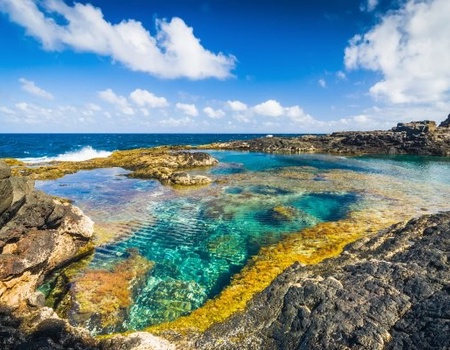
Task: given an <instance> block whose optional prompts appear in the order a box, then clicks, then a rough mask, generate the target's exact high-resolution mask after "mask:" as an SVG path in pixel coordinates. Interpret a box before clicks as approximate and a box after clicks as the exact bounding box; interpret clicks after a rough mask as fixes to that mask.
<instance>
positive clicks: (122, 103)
mask: <svg viewBox="0 0 450 350" xmlns="http://www.w3.org/2000/svg"><path fill="white" fill-rule="evenodd" d="M98 96H99V97H100V98H101V99H102V100H103V101H106V102H108V103H110V104H112V105H114V106H115V107H116V108H117V110H118V111H120V112H121V113H123V114H127V115H133V114H134V109H133V108H132V107H131V106H130V105H129V103H128V100H127V99H126V98H125V97H124V96H120V95H117V94H116V93H115V92H114V91H113V90H111V89H106V90H103V91H99V92H98Z"/></svg>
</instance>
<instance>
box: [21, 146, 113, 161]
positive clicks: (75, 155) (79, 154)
mask: <svg viewBox="0 0 450 350" xmlns="http://www.w3.org/2000/svg"><path fill="white" fill-rule="evenodd" d="M111 154H112V152H110V151H102V150H96V149H94V148H92V147H91V146H86V147H83V148H81V149H80V150H77V151H71V152H66V153H63V154H59V155H57V156H54V157H38V158H23V159H21V160H22V161H23V162H25V163H43V162H52V161H60V162H62V161H70V162H81V161H83V160H88V159H93V158H106V157H109V156H110V155H111Z"/></svg>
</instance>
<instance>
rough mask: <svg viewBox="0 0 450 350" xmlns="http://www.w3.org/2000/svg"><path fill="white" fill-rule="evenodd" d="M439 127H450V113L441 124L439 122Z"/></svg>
mask: <svg viewBox="0 0 450 350" xmlns="http://www.w3.org/2000/svg"><path fill="white" fill-rule="evenodd" d="M439 127H440V128H450V114H449V115H448V117H447V119H445V120H444V121H443V122H442V123H441V124H439Z"/></svg>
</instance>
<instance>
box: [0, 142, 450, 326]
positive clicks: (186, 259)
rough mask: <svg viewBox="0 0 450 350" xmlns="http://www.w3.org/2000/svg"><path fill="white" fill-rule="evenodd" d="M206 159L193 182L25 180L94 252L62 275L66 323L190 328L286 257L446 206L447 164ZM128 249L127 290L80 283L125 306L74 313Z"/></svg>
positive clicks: (221, 155) (80, 148) (312, 256)
mask: <svg viewBox="0 0 450 350" xmlns="http://www.w3.org/2000/svg"><path fill="white" fill-rule="evenodd" d="M260 136H261V135H249V134H245V135H239V134H237V135H232V134H223V135H215V134H204V135H203V134H148V135H147V134H81V135H78V134H37V135H35V134H3V135H0V158H18V159H21V160H24V161H27V162H42V161H50V160H73V161H77V160H84V159H89V158H93V157H106V156H108V155H109V154H111V152H112V151H114V150H123V149H132V148H141V147H153V146H161V145H200V144H208V143H212V142H223V141H230V140H242V139H250V138H255V137H260ZM209 153H210V154H211V155H212V156H214V157H215V158H217V159H218V160H219V165H217V166H215V167H212V168H209V169H201V170H195V171H193V173H196V174H201V175H206V176H208V177H210V178H211V179H212V180H213V182H212V184H210V185H208V186H204V187H196V188H176V187H169V186H163V185H161V184H160V183H159V182H158V181H155V180H140V179H133V178H128V177H126V174H127V173H128V171H127V170H125V169H121V168H111V169H95V170H89V171H80V172H78V173H75V174H70V175H66V176H65V177H63V178H60V179H57V180H48V181H37V182H36V187H37V188H38V189H40V190H42V191H44V192H46V193H49V194H51V195H55V196H60V197H65V198H69V199H71V200H72V201H73V203H74V204H75V205H77V206H78V207H80V208H81V209H82V210H83V211H84V213H85V214H87V215H88V216H90V217H91V218H92V219H93V220H94V222H95V228H96V234H97V237H96V243H97V247H96V249H95V252H94V253H93V254H92V255H91V256H90V257H88V258H87V259H86V260H85V262H84V265H83V267H82V268H80V267H78V269H79V270H78V272H77V274H75V276H73V275H71V276H72V278H73V280H71V281H70V282H71V287H70V288H72V289H71V291H70V293H72V294H71V297H72V298H73V300H82V301H83V302H84V303H82V302H81V301H80V302H79V304H78V306H77V307H74V308H72V309H70V310H69V311H67V310H65V311H64V312H65V314H66V316H67V315H69V316H67V317H69V320H70V321H71V322H72V323H73V324H75V325H82V326H85V327H87V328H88V329H90V331H91V332H92V333H93V334H104V333H111V332H117V331H126V330H136V329H144V328H147V327H153V326H157V325H159V324H162V323H166V322H171V321H176V320H177V319H179V318H180V317H181V316H186V317H187V319H188V318H189V317H191V318H193V319H194V321H193V322H197V321H195V317H197V316H196V315H198V314H199V313H200V312H201V310H202V309H206V310H209V311H208V312H209V313H210V314H211V315H212V314H214V313H220V312H219V311H218V310H227V309H232V308H233V307H234V306H233V305H234V304H239V303H240V302H243V303H244V302H246V301H247V300H248V298H249V291H254V292H257V291H259V290H261V289H262V288H264V287H265V286H267V285H268V283H270V281H271V280H272V279H273V278H274V277H275V276H276V274H277V273H279V272H281V271H282V270H283V269H284V268H286V267H288V266H289V265H290V264H292V263H294V262H296V261H300V262H304V263H308V262H313V261H318V260H320V259H321V258H326V257H327V255H326V254H328V253H327V252H332V251H333V249H337V248H336V247H339V246H340V245H341V243H342V242H348V241H351V240H354V239H356V238H358V237H361V236H364V235H366V234H370V233H371V232H375V231H376V230H379V229H382V228H385V227H387V226H388V225H391V224H393V223H395V222H398V221H402V220H407V219H410V218H412V217H416V216H419V215H421V214H424V213H435V212H438V211H442V210H450V176H449V174H450V160H449V159H448V158H439V157H420V156H397V157H392V156H378V157H369V156H365V157H339V156H331V155H324V154H299V155H277V154H263V153H249V152H238V151H210V152H209ZM136 254H137V255H138V256H139V257H141V258H143V259H145V260H146V261H148V262H150V263H151V266H152V267H151V269H150V270H149V272H147V273H146V274H145V278H144V279H143V280H142V281H141V282H140V284H139V285H138V287H136V286H134V287H133V288H132V286H127V285H122V286H117V285H113V286H107V287H108V288H106V287H105V286H102V285H100V284H99V283H100V282H99V283H97V284H92V283H91V284H90V286H91V287H90V288H93V289H94V291H90V293H91V294H92V293H94V294H95V295H96V296H97V297H98V296H99V295H100V296H101V297H102V298H101V300H102V301H103V300H107V299H108V298H113V297H114V295H115V293H118V291H117V290H115V289H114V288H116V289H117V288H126V289H128V290H131V289H132V291H133V292H132V295H131V301H130V303H129V304H127V303H125V304H126V305H124V306H123V307H122V308H121V309H120V310H121V311H120V312H118V313H117V315H116V316H115V317H116V318H115V321H114V322H112V323H111V322H107V325H105V323H104V322H103V323H102V322H98V319H95V318H94V319H92V318H91V319H86V317H85V316H83V317H84V318H83V317H81V316H80V315H77V314H76V313H77V312H79V313H82V312H81V311H83V310H82V309H83V307H86V308H88V306H86V299H88V297H87V296H86V295H84V294H82V293H83V291H81V289H82V288H81V286H83V283H86V281H91V282H92V279H93V277H92V276H94V277H95V276H102V280H103V281H104V283H113V284H114V281H117V280H118V279H116V278H115V277H114V276H115V275H114V274H117V278H119V277H120V276H121V277H123V272H121V271H119V270H120V269H119V268H117V266H120V264H122V263H123V262H125V261H129V259H131V257H132V256H135V255H136ZM99 271H100V272H99ZM119 273H122V275H120V276H119V275H118V274H119ZM105 274H107V276H109V277H108V278H106V277H105V276H106V275H105ZM111 280H112V281H113V282H111ZM116 284H117V283H116ZM54 286H55V280H50V282H49V283H48V284H47V285H45V286H44V287H43V290H44V291H45V292H46V293H48V294H49V295H51V293H52V289H54ZM77 286H78V287H77ZM113 287H114V288H113ZM95 288H97V289H95ZM101 293H105V295H102V294H101ZM91 294H89V295H91ZM117 295H119V294H117ZM230 295H231V296H232V297H230ZM230 300H231V301H230ZM208 308H210V309H208ZM113 310H117V309H114V308H113ZM84 311H86V310H84ZM208 312H207V314H208ZM110 313H113V312H110ZM225 314H226V313H225ZM83 315H86V313H84V314H83ZM189 315H190V316H189ZM217 317H219V316H217ZM224 317H225V316H224ZM202 320H203V319H202ZM186 322H187V321H186ZM198 322H200V321H198ZM202 322H203V321H202Z"/></svg>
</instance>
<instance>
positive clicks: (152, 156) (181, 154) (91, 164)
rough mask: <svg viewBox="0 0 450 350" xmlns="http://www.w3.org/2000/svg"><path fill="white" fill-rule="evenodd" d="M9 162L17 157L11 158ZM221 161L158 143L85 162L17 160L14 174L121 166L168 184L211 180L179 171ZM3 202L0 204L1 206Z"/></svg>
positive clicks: (53, 175) (47, 175)
mask: <svg viewBox="0 0 450 350" xmlns="http://www.w3.org/2000/svg"><path fill="white" fill-rule="evenodd" d="M8 162H11V163H13V162H15V163H17V161H15V160H11V159H8ZM216 164H218V161H217V160H216V159H215V158H213V157H211V156H210V155H209V154H207V153H204V152H187V151H180V150H172V149H170V148H167V147H156V148H148V149H134V150H125V151H115V152H113V153H112V155H111V156H109V157H107V158H96V159H90V160H86V161H82V162H52V163H43V164H33V166H31V167H30V166H27V165H26V164H23V163H22V164H16V166H15V167H14V169H13V171H14V175H17V176H28V177H29V178H32V179H36V180H37V179H39V180H45V179H57V178H59V177H62V176H64V175H67V174H72V173H75V172H77V171H79V170H89V169H96V168H112V167H121V168H124V169H127V170H130V171H131V173H130V174H128V176H130V177H134V178H141V179H156V180H159V181H160V182H161V183H163V184H166V185H171V184H178V185H185V186H190V185H201V184H206V183H209V182H211V181H210V180H209V179H208V178H207V177H206V176H201V177H200V176H197V177H195V176H193V177H191V176H190V175H189V179H187V176H184V179H181V178H180V177H179V176H178V175H174V174H175V173H177V172H180V171H183V172H186V170H189V169H197V168H204V167H210V166H213V165H216ZM1 205H2V204H0V206H1Z"/></svg>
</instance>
